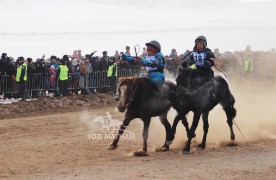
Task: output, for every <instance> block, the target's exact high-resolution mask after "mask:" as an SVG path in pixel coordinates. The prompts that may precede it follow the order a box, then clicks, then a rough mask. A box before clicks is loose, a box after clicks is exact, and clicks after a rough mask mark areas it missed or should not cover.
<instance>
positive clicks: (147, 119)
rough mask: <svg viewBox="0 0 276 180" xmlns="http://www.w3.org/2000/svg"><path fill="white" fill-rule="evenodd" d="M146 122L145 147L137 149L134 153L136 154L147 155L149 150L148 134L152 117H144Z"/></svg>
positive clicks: (144, 131) (144, 132) (144, 130)
mask: <svg viewBox="0 0 276 180" xmlns="http://www.w3.org/2000/svg"><path fill="white" fill-rule="evenodd" d="M142 120H143V122H144V129H143V148H142V150H140V151H136V152H135V153H134V155H135V156H147V155H148V154H147V151H148V144H147V141H148V134H149V125H150V120H151V119H150V118H146V119H142Z"/></svg>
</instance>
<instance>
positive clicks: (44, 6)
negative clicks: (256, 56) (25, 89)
mask: <svg viewBox="0 0 276 180" xmlns="http://www.w3.org/2000/svg"><path fill="white" fill-rule="evenodd" d="M0 7H1V10H0V24H1V26H0V52H1V49H4V50H5V49H7V50H10V49H9V47H10V46H12V45H14V44H15V43H14V41H16V38H17V37H19V35H22V36H23V35H26V34H31V35H37V34H39V35H41V34H42V35H43V34H44V35H45V34H46V35H49V34H50V35H51V34H53V35H57V34H58V35H60V36H59V37H56V38H60V39H63V38H64V37H62V36H64V35H68V34H71V37H72V39H76V38H77V37H78V36H80V35H81V34H89V35H94V36H93V38H94V39H95V38H96V39H98V38H103V40H109V39H108V37H109V36H110V35H113V36H116V38H115V39H121V40H122V43H128V44H131V45H135V43H138V42H139V43H142V42H140V40H142V41H143V42H145V41H149V40H151V39H150V38H151V37H152V39H153V38H159V39H160V40H161V41H162V43H165V45H164V47H166V51H169V49H170V48H173V47H178V48H182V50H181V51H183V50H185V49H187V48H188V47H191V46H192V45H188V44H191V43H192V42H193V39H194V38H195V37H196V36H197V35H201V34H203V35H206V36H208V39H209V42H213V43H210V45H213V47H214V48H215V47H220V46H225V47H221V48H222V49H223V50H227V49H229V50H235V49H236V50H240V49H242V48H243V47H245V46H246V45H247V44H252V45H253V49H254V47H255V48H256V49H265V50H269V49H271V48H273V46H274V41H275V40H274V38H275V36H276V35H274V34H276V33H274V34H273V32H276V21H275V17H276V0H205V1H202V0H139V1H131V0H0ZM15 35H16V36H15ZM46 35H45V37H44V39H45V38H46V39H47V38H48V37H49V36H48V37H46ZM97 35H98V36H97ZM104 35H106V38H105V37H104ZM173 35H177V36H173ZM216 35H217V36H216ZM270 35H271V36H270ZM7 36H8V37H7ZM166 37H168V38H167V39H166ZM209 37H210V38H211V40H210V38H209ZM9 38H10V39H14V40H13V41H12V42H13V44H9V43H12V42H11V41H8V39H9ZM20 38H21V39H23V40H24V41H26V43H27V44H30V43H31V44H32V45H30V47H32V46H35V45H36V44H35V43H34V42H31V41H30V40H28V38H25V39H24V38H22V37H20ZM20 38H18V39H20ZM91 38H92V37H91ZM112 38H113V39H114V37H112ZM112 38H111V40H112ZM129 38H132V39H129ZM169 38H170V39H169ZM1 39H3V41H4V42H5V44H6V45H5V44H3V41H2V42H1ZM26 39H27V40H26ZM38 39H39V38H38ZM42 39H43V38H42ZM44 39H43V42H44V43H45V40H44ZM180 39H181V40H182V41H185V42H183V43H182V44H183V45H182V46H181V43H180V42H179V40H180ZM222 39H223V40H225V42H223V41H222ZM131 40H132V41H131ZM235 40H237V41H238V42H237V43H236V44H234V43H231V42H232V41H235ZM186 41H187V43H186ZM263 41H266V42H263ZM46 42H47V41H46ZM174 42H175V45H174V44H173V43H174ZM214 42H215V43H214ZM20 43H21V42H19V44H20ZM97 43H98V44H99V47H101V48H104V46H106V48H107V49H110V50H111V51H114V50H115V49H116V47H114V43H115V42H111V44H112V47H111V46H109V44H101V42H100V41H97ZM116 43H118V41H117V42H116ZM224 43H226V44H227V45H224ZM238 43H239V44H238ZM15 45H16V44H15ZM118 46H119V47H120V48H121V47H123V45H122V44H119V45H118ZM70 48H73V47H70ZM93 48H96V47H93ZM99 50H101V49H99ZM70 51H71V49H70Z"/></svg>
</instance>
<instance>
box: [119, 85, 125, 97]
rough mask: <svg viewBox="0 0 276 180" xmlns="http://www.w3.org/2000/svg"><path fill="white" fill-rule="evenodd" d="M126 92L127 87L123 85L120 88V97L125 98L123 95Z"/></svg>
mask: <svg viewBox="0 0 276 180" xmlns="http://www.w3.org/2000/svg"><path fill="white" fill-rule="evenodd" d="M126 90H127V86H126V85H123V86H121V87H120V91H121V95H120V96H121V97H125V93H126Z"/></svg>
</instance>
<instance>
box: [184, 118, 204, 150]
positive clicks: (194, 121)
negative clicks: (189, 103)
mask: <svg viewBox="0 0 276 180" xmlns="http://www.w3.org/2000/svg"><path fill="white" fill-rule="evenodd" d="M199 118H200V113H194V118H193V123H192V126H191V129H190V131H189V134H188V142H187V144H186V147H185V148H184V149H183V153H189V152H190V148H191V142H192V139H193V138H194V135H195V130H196V128H197V125H198V122H199Z"/></svg>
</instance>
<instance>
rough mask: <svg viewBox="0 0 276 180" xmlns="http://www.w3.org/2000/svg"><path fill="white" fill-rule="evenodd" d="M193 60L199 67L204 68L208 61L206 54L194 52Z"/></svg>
mask: <svg viewBox="0 0 276 180" xmlns="http://www.w3.org/2000/svg"><path fill="white" fill-rule="evenodd" d="M193 59H194V62H195V64H196V65H197V66H204V64H205V60H206V52H201V53H198V52H194V53H193Z"/></svg>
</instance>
